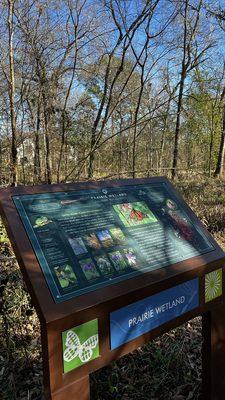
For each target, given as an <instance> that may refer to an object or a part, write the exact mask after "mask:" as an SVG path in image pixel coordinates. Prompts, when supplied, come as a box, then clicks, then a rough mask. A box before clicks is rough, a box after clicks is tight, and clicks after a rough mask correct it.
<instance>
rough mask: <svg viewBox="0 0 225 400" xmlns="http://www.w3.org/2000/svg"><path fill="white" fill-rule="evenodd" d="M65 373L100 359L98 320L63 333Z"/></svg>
mask: <svg viewBox="0 0 225 400" xmlns="http://www.w3.org/2000/svg"><path fill="white" fill-rule="evenodd" d="M62 340H63V364H64V372H69V371H72V370H73V369H75V368H77V367H80V366H81V365H83V364H85V363H87V362H89V361H91V360H94V359H95V358H97V357H99V338H98V320H97V319H95V320H93V321H89V322H86V323H85V324H82V325H79V326H77V327H75V328H72V329H69V330H68V331H65V332H63V333H62Z"/></svg>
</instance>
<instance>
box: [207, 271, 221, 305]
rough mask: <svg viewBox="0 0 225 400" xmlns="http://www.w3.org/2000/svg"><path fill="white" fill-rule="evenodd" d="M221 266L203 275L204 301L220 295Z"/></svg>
mask: <svg viewBox="0 0 225 400" xmlns="http://www.w3.org/2000/svg"><path fill="white" fill-rule="evenodd" d="M222 275H223V273H222V268H220V269H217V270H216V271H212V272H209V273H208V274H206V275H205V302H206V303H207V302H208V301H211V300H214V299H216V298H217V297H220V296H222V293H223V288H222V286H223V284H222Z"/></svg>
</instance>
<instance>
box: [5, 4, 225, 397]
mask: <svg viewBox="0 0 225 400" xmlns="http://www.w3.org/2000/svg"><path fill="white" fill-rule="evenodd" d="M224 40H225V1H224V0H220V1H217V0H145V1H144V0H95V1H94V0H1V2H0V186H1V187H2V186H8V185H13V186H15V185H21V184H22V185H27V184H31V185H32V184H39V183H54V182H69V181H76V180H86V179H105V178H119V179H120V178H126V177H131V178H135V177H146V176H152V175H167V176H168V177H169V178H172V179H175V182H176V186H177V187H178V188H179V189H180V191H181V192H182V194H183V195H184V197H185V199H186V200H187V202H188V204H189V205H190V206H191V207H192V208H193V210H194V211H195V212H196V213H197V215H198V216H199V217H200V219H201V220H202V222H203V223H204V224H205V225H206V227H207V229H208V230H209V231H210V232H211V233H212V234H213V235H214V237H215V238H216V240H217V241H218V242H219V244H220V245H221V246H222V247H223V249H224V250H225V239H224V237H225V236H224V232H225V183H224V157H225V46H224ZM216 178H217V179H216ZM0 262H1V270H0V399H3V400H17V399H19V400H33V399H37V397H38V396H40V395H41V392H42V365H41V343H40V331H39V322H38V319H37V315H36V313H35V310H34V308H33V305H32V303H31V299H30V296H29V294H28V292H27V289H26V287H25V285H24V283H23V280H22V277H21V274H20V270H19V267H18V265H17V263H16V259H15V256H14V254H13V251H12V248H11V246H10V243H9V240H8V238H7V235H6V232H5V230H4V228H3V226H2V223H1V221H0ZM91 393H92V394H91V396H92V398H93V399H94V400H106V399H107V400H113V399H116V400H120V399H121V400H132V399H135V400H136V399H139V400H150V399H151V400H165V399H166V400H197V399H198V400H200V399H202V397H201V320H200V318H198V319H195V320H193V321H190V322H188V323H187V324H185V325H184V326H182V327H180V328H178V329H176V330H174V331H171V332H168V333H167V334H165V335H163V337H160V338H158V339H157V340H156V341H154V342H150V343H149V344H148V345H147V346H145V347H142V348H140V349H138V350H137V351H136V352H134V353H132V354H129V355H128V356H126V357H123V358H122V359H121V360H118V361H117V362H116V363H113V364H111V365H110V366H109V367H107V368H105V369H103V370H101V371H99V372H97V373H95V374H94V375H93V376H92V377H91Z"/></svg>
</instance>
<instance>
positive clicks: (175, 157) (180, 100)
mask: <svg viewBox="0 0 225 400" xmlns="http://www.w3.org/2000/svg"><path fill="white" fill-rule="evenodd" d="M184 81H185V71H184V70H182V75H181V81H180V88H179V96H178V105H177V119H176V129H175V140H174V150H173V165H172V179H174V178H175V177H176V174H177V164H178V152H179V139H180V117H181V110H182V103H183V93H184Z"/></svg>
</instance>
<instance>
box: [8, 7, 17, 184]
mask: <svg viewBox="0 0 225 400" xmlns="http://www.w3.org/2000/svg"><path fill="white" fill-rule="evenodd" d="M13 13H14V0H8V32H9V81H8V85H9V102H10V122H11V133H12V141H11V181H12V186H16V185H17V181H18V176H17V174H18V171H17V144H16V136H17V133H16V113H15V102H14V99H15V71H14V48H13V33H14V32H13Z"/></svg>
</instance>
